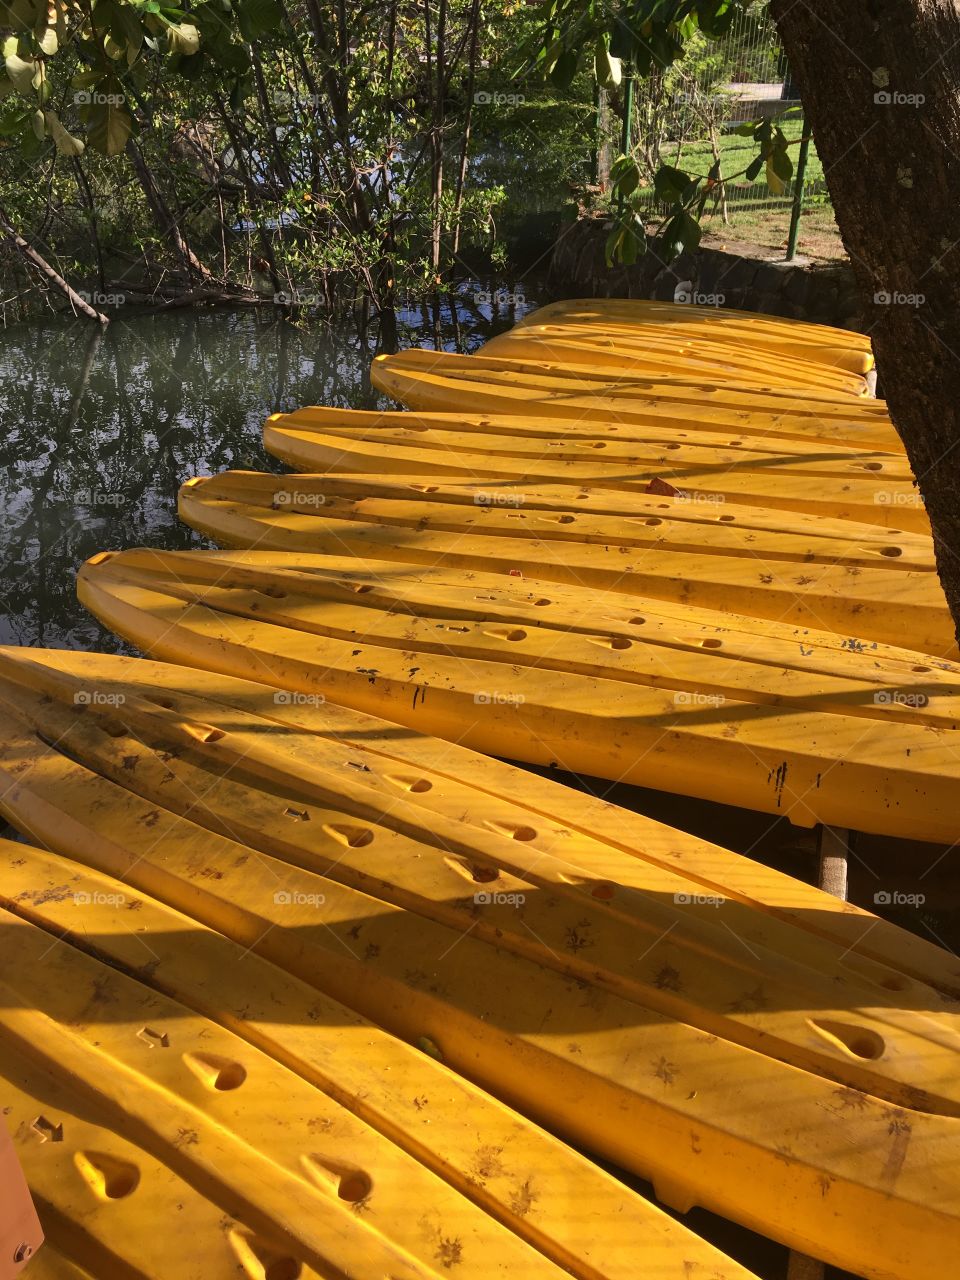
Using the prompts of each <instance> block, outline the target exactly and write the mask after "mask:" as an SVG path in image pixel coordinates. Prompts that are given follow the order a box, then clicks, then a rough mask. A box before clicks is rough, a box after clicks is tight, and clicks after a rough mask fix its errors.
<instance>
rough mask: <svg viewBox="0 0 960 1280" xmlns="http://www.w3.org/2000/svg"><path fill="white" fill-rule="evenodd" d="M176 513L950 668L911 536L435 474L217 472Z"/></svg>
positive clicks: (947, 628)
mask: <svg viewBox="0 0 960 1280" xmlns="http://www.w3.org/2000/svg"><path fill="white" fill-rule="evenodd" d="M179 509H180V514H181V516H182V517H183V519H184V520H186V522H187V523H188V524H190V525H192V526H193V528H195V529H198V530H200V532H202V533H204V534H207V535H208V536H209V537H210V538H212V539H213V540H214V541H215V542H217V543H219V544H220V545H222V546H228V547H256V548H258V550H263V551H296V552H310V553H314V554H316V553H323V554H326V555H335V556H354V557H356V558H357V561H358V562H359V563H363V562H366V561H370V560H376V561H391V562H394V561H395V562H397V563H398V564H418V565H422V566H426V565H431V566H443V567H444V568H445V569H455V570H464V571H467V570H469V571H471V572H487V573H500V574H504V575H506V576H509V575H511V574H512V575H514V576H521V577H523V578H538V579H540V580H542V581H549V582H558V583H564V584H565V585H567V586H570V587H579V588H581V589H582V591H581V600H580V602H579V608H580V610H581V612H582V614H583V616H584V617H587V616H589V615H590V613H591V609H590V606H589V603H588V601H587V600H586V598H585V597H584V595H583V593H585V592H589V593H591V595H592V596H593V598H594V599H595V600H601V599H604V600H605V599H607V598H608V594H609V593H612V594H614V595H624V596H628V597H631V598H633V599H637V600H640V599H646V600H650V599H660V600H669V601H675V602H677V603H684V604H691V605H698V606H700V607H701V608H707V609H715V610H718V611H729V612H730V613H743V614H750V615H752V616H753V617H756V618H769V619H771V620H772V621H783V622H788V623H792V624H797V625H804V626H808V627H813V628H815V629H818V628H819V629H823V630H830V631H835V632H839V633H841V634H843V635H845V636H851V637H852V636H857V637H859V639H860V640H862V641H864V642H865V643H869V642H872V641H875V640H879V641H884V642H887V643H895V644H899V645H902V646H908V647H910V648H914V649H921V650H923V651H925V652H927V653H931V654H936V655H937V656H941V657H945V656H950V657H955V656H956V655H957V645H956V637H955V635H954V629H953V623H952V621H951V618H950V613H949V610H948V609H947V603H946V600H945V598H944V595H943V589H942V588H941V586H940V581H939V578H938V577H937V573H936V564H935V561H934V555H933V546H932V543H931V540H930V538H929V537H928V536H927V535H925V534H919V533H904V532H902V531H901V532H898V533H897V534H896V536H895V537H894V535H892V534H891V532H890V530H887V529H883V528H880V527H878V526H876V525H868V524H860V523H855V522H851V521H848V520H836V519H828V518H819V517H816V516H812V515H809V514H806V513H803V514H800V513H789V514H788V513H785V512H780V511H770V510H768V509H766V508H763V507H752V506H744V505H739V504H735V503H731V502H720V501H718V500H714V501H712V502H678V501H676V500H675V499H671V498H670V497H668V496H665V495H663V494H655V493H654V494H641V493H637V494H623V493H611V492H609V491H605V490H592V491H584V490H577V489H571V488H568V487H565V486H562V485H554V486H543V487H540V486H528V485H517V486H509V485H503V486H501V485H498V484H494V485H491V484H489V483H475V482H470V481H462V480H460V481H457V480H453V481H445V480H444V479H443V478H442V477H437V478H436V482H435V483H433V484H424V483H422V482H418V481H416V480H414V479H413V477H411V476H405V477H404V476H397V477H395V478H394V477H388V478H387V479H383V478H380V477H374V476H365V475H344V476H339V475H333V476H324V475H300V476H273V475H266V474H261V473H256V472H247V471H228V472H225V473H224V474H222V475H219V476H217V477H215V478H213V479H193V480H188V481H187V482H186V484H185V485H184V486H183V488H182V489H181V491H180V503H179ZM372 571H374V572H376V570H375V569H374V570H372ZM571 600H572V601H573V600H575V597H571ZM539 620H540V621H544V620H545V618H544V617H542V616H540V617H539Z"/></svg>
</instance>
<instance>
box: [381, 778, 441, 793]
mask: <svg viewBox="0 0 960 1280" xmlns="http://www.w3.org/2000/svg"><path fill="white" fill-rule="evenodd" d="M387 781H388V782H392V783H393V785H394V786H395V787H400V788H401V790H403V791H415V792H416V793H417V794H418V795H419V794H420V793H421V792H423V791H432V790H433V783H432V782H430V781H429V780H428V779H427V778H407V777H404V776H403V774H399V773H388V774H387Z"/></svg>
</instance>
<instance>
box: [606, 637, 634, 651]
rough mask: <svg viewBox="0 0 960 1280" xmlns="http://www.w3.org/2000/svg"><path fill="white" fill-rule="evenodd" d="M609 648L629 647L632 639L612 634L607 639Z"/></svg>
mask: <svg viewBox="0 0 960 1280" xmlns="http://www.w3.org/2000/svg"><path fill="white" fill-rule="evenodd" d="M608 644H609V645H610V648H611V649H629V648H630V647H631V646H632V645H633V641H632V640H628V639H627V637H626V636H613V637H612V638H611V639H610V640H609V641H608Z"/></svg>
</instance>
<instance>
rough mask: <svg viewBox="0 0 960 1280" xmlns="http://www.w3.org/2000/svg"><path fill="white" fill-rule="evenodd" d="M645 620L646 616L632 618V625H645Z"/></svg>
mask: <svg viewBox="0 0 960 1280" xmlns="http://www.w3.org/2000/svg"><path fill="white" fill-rule="evenodd" d="M645 622H646V618H631V619H630V625H631V626H632V627H642V626H643V624H644V623H645Z"/></svg>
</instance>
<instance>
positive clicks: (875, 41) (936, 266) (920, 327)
mask: <svg viewBox="0 0 960 1280" xmlns="http://www.w3.org/2000/svg"><path fill="white" fill-rule="evenodd" d="M771 11H772V13H773V16H774V18H775V19H776V21H777V25H778V27H779V30H780V36H781V38H782V40H783V44H784V48H785V49H786V53H787V58H788V60H789V62H790V67H791V72H792V74H793V77H794V79H795V80H796V82H797V84H798V86H799V88H800V96H801V98H802V100H803V104H804V109H805V112H806V115H807V119H808V121H809V123H810V125H811V126H812V132H813V135H814V137H815V138H816V142H817V150H818V153H819V155H820V158H821V160H822V161H823V166H824V174H825V177H826V180H827V185H828V186H829V189H830V195H831V197H832V199H833V204H834V208H835V210H836V214H837V222H838V224H839V227H840V234H841V235H842V237H843V243H844V247H845V248H846V250H847V252H848V254H849V255H850V260H851V263H852V266H853V270H854V272H855V273H856V277H857V281H858V284H859V288H860V292H861V294H862V296H863V301H864V314H865V315H866V316H867V317H868V321H867V326H866V327H867V329H868V331H869V333H870V334H871V337H872V339H873V346H874V351H875V354H876V358H877V369H878V373H879V377H880V381H881V384H882V387H883V391H884V394H885V396H886V399H887V402H888V405H889V408H890V413H891V416H892V418H893V421H894V424H895V426H896V428H897V431H898V432H899V434H900V437H901V439H902V440H903V443H904V446H905V448H906V451H907V456H908V458H909V460H910V465H911V466H912V468H913V473H914V475H915V476H916V477H917V481H918V483H919V489H920V493H921V494H922V495H923V500H924V501H925V504H926V510H927V514H928V515H929V517H930V523H931V525H932V527H933V538H934V547H935V550H936V557H937V568H938V570H939V574H940V581H941V582H942V584H943V588H944V592H945V593H946V597H947V603H948V605H949V607H950V612H951V614H952V615H953V620H954V623H955V625H956V626H957V631H958V635H960V286H958V271H960V247H958V246H960V240H958V239H957V232H956V210H957V206H958V204H960V161H958V157H960V4H958V3H957V0H805V2H804V3H803V4H797V3H796V0H772V4H771Z"/></svg>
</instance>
